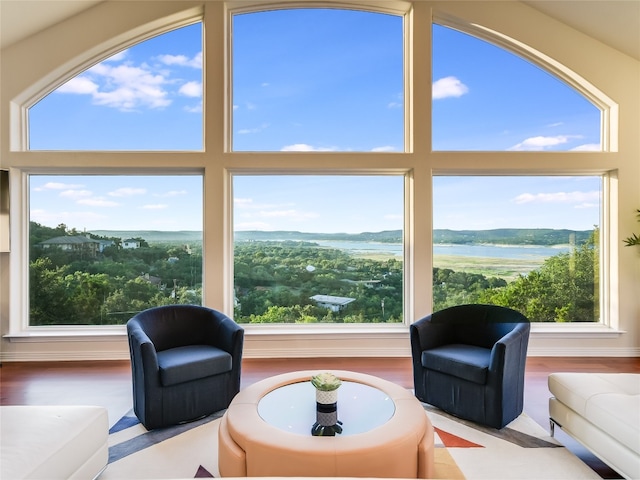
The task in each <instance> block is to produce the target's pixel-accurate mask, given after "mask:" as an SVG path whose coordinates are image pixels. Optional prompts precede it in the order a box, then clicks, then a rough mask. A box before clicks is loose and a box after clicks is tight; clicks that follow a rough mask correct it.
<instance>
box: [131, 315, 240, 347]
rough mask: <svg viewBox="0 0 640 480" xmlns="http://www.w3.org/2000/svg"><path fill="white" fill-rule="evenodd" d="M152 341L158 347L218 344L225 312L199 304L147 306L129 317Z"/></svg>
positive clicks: (225, 320)
mask: <svg viewBox="0 0 640 480" xmlns="http://www.w3.org/2000/svg"><path fill="white" fill-rule="evenodd" d="M129 322H130V323H131V326H132V327H134V326H136V325H137V326H138V327H139V328H141V329H142V331H143V332H144V333H145V334H146V335H147V336H148V337H149V339H150V340H151V341H152V342H153V344H154V346H155V349H156V351H163V350H167V349H169V348H176V347H184V346H187V345H213V346H217V345H216V339H217V338H219V337H220V336H221V335H223V333H222V330H223V323H225V322H233V320H231V319H230V318H228V317H227V316H226V315H224V314H222V313H220V312H218V311H216V310H213V309H210V308H207V307H201V306H199V305H165V306H161V307H154V308H150V309H148V310H144V311H142V312H140V313H138V314H137V315H135V316H134V317H133V318H131V320H130V321H129Z"/></svg>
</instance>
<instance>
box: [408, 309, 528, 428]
mask: <svg viewBox="0 0 640 480" xmlns="http://www.w3.org/2000/svg"><path fill="white" fill-rule="evenodd" d="M529 332H530V323H529V320H528V319H527V318H526V317H525V316H524V315H522V314H521V313H519V312H517V311H515V310H512V309H510V308H506V307H500V306H496V305H478V304H475V305H459V306H455V307H450V308H446V309H443V310H440V311H438V312H434V313H433V314H431V315H429V316H427V317H424V318H422V319H420V320H418V321H417V322H415V323H414V324H412V325H411V327H410V337H411V356H412V361H413V382H414V387H415V395H416V397H417V398H418V399H419V400H420V401H422V402H425V403H428V404H430V405H433V406H434V407H437V408H439V409H441V410H444V411H445V412H448V413H450V414H452V415H455V416H457V417H460V418H463V419H466V420H471V421H473V422H476V423H479V424H482V425H486V426H489V427H493V428H498V429H499V428H502V427H504V426H505V425H507V424H508V423H509V422H511V421H512V420H514V419H515V418H516V417H518V415H520V414H521V413H522V409H523V406H524V372H525V363H526V359H527V347H528V344H529Z"/></svg>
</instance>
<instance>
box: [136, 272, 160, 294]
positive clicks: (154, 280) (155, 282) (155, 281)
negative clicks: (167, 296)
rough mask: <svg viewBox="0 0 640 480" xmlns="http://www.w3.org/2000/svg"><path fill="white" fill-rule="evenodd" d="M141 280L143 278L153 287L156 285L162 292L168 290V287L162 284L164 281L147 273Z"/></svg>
mask: <svg viewBox="0 0 640 480" xmlns="http://www.w3.org/2000/svg"><path fill="white" fill-rule="evenodd" d="M139 278H141V279H142V280H144V281H145V282H149V283H150V284H151V285H155V286H156V287H158V288H159V289H160V290H164V289H165V288H166V285H163V284H162V279H161V278H160V277H155V276H153V275H149V274H148V273H145V274H143V275H140V277H139Z"/></svg>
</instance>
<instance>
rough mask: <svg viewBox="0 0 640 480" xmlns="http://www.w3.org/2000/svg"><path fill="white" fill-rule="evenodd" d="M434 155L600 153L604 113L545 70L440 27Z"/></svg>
mask: <svg viewBox="0 0 640 480" xmlns="http://www.w3.org/2000/svg"><path fill="white" fill-rule="evenodd" d="M432 60H433V62H432V65H433V112H432V118H433V150H451V151H462V150H464V151H474V150H475V151H538V152H543V151H601V150H602V147H601V143H602V142H601V139H600V132H601V128H600V125H601V121H600V117H601V114H600V110H599V109H598V108H597V107H596V106H595V105H593V104H592V103H591V102H590V101H589V100H588V99H586V98H585V97H584V96H583V95H581V94H580V93H579V92H577V91H576V90H575V89H574V88H572V87H570V86H569V85H567V84H566V83H564V82H563V81H561V80H560V79H558V78H556V77H554V76H553V75H551V74H549V73H548V72H547V71H545V70H543V69H542V68H541V67H539V66H536V65H534V64H532V63H530V62H528V61H527V60H524V59H523V58H521V57H519V56H517V55H515V54H514V53H511V52H509V51H508V50H506V49H504V48H501V47H498V46H496V45H493V44H491V43H489V42H487V41H484V40H482V39H480V38H478V37H475V36H472V35H469V34H467V33H463V32H461V31H459V30H456V29H453V28H450V27H447V26H442V25H438V24H434V25H433V59H432Z"/></svg>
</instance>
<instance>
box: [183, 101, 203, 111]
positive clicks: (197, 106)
mask: <svg viewBox="0 0 640 480" xmlns="http://www.w3.org/2000/svg"><path fill="white" fill-rule="evenodd" d="M184 111H185V112H189V113H201V112H202V102H200V103H198V104H197V105H192V106H190V107H184Z"/></svg>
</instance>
